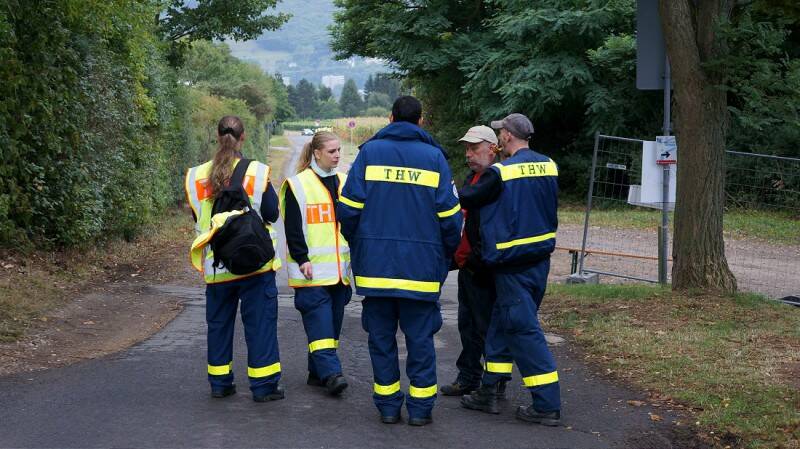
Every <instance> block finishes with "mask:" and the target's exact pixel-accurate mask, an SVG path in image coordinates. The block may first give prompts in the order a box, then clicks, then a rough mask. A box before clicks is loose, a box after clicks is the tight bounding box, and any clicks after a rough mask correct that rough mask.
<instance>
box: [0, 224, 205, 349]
mask: <svg viewBox="0 0 800 449" xmlns="http://www.w3.org/2000/svg"><path fill="white" fill-rule="evenodd" d="M192 235H193V231H192V223H191V217H190V215H189V213H188V212H187V211H184V210H171V211H168V212H166V213H165V215H164V218H163V221H162V222H161V223H159V224H157V225H155V224H154V225H151V226H149V227H148V228H147V229H145V230H144V231H143V232H141V233H140V234H139V237H138V238H136V239H135V240H134V241H133V242H125V241H123V240H115V241H112V242H107V243H105V244H102V245H97V246H92V247H88V248H85V249H82V250H77V249H73V250H68V251H61V252H44V251H40V252H33V253H29V254H24V255H23V254H19V253H11V252H0V342H11V341H16V340H18V339H20V338H22V337H23V336H24V335H25V331H26V330H27V329H28V328H29V327H30V326H31V324H32V323H34V322H35V321H37V320H38V321H47V316H46V315H47V313H48V312H49V311H51V310H53V309H55V308H57V307H59V306H62V305H65V304H67V303H69V302H70V301H71V300H72V299H74V298H75V297H76V296H78V295H79V291H80V289H82V288H83V287H86V286H87V285H90V284H92V283H103V282H106V280H107V279H108V278H109V277H112V278H113V277H114V276H115V274H119V273H124V275H125V276H131V275H134V276H136V275H138V273H139V272H140V271H141V270H143V267H144V266H145V265H147V264H148V262H149V261H151V260H155V259H159V260H161V259H163V258H162V257H161V256H162V255H164V254H165V253H166V252H169V253H170V254H168V256H172V254H173V253H174V252H175V251H176V248H175V247H176V246H181V247H188V243H189V242H191V239H192ZM180 262H182V263H184V264H185V263H188V260H187V259H186V258H185V257H183V258H182V259H181V261H180ZM176 263H177V262H176ZM167 265H168V266H165V267H159V270H160V271H162V272H163V271H169V270H179V269H182V268H183V267H179V266H177V265H176V266H173V265H174V263H168V264H167Z"/></svg>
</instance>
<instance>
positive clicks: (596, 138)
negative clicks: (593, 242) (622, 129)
mask: <svg viewBox="0 0 800 449" xmlns="http://www.w3.org/2000/svg"><path fill="white" fill-rule="evenodd" d="M599 145H600V133H599V132H596V133H594V154H593V155H592V171H591V172H590V173H589V194H588V197H587V199H586V216H585V217H584V219H583V241H582V242H581V257H580V259H579V260H578V274H579V275H582V274H583V259H585V258H586V238H587V237H588V234H589V212H591V211H592V195H594V171H595V169H596V168H597V148H598V146H599Z"/></svg>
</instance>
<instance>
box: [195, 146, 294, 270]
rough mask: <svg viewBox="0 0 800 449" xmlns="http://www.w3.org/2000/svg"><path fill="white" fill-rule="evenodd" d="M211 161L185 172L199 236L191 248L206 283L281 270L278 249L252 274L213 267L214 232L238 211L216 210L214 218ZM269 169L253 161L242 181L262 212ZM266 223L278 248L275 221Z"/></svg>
mask: <svg viewBox="0 0 800 449" xmlns="http://www.w3.org/2000/svg"><path fill="white" fill-rule="evenodd" d="M237 162H239V160H238V159H236V160H235V161H234V166H235V164H236V163H237ZM212 163H213V161H208V162H206V163H205V164H202V165H198V166H196V167H192V168H190V169H189V171H188V172H187V173H186V181H185V185H184V187H185V189H186V198H187V200H188V201H189V205H190V206H191V207H192V211H193V212H194V216H195V218H196V219H197V221H196V223H195V234H196V238H195V240H194V242H193V243H192V249H191V251H190V257H191V260H192V266H194V268H195V269H197V270H198V271H201V272H202V273H203V278H204V279H205V281H206V283H207V284H218V283H220V282H229V281H235V280H237V279H242V278H246V277H249V276H254V275H256V274H261V273H266V272H267V271H274V270H278V269H279V268H280V267H281V259H280V258H279V257H278V253H277V251H276V252H275V257H274V258H273V259H272V260H270V261H269V262H267V263H266V264H264V266H263V267H261V268H260V269H258V270H257V271H255V272H253V273H250V274H245V275H236V274H233V273H230V272H228V270H226V269H225V268H224V267H214V253H213V252H212V251H211V245H209V242H210V241H211V238H212V237H213V236H214V234H215V233H216V232H217V231H218V230H219V229H220V228H221V227H222V225H223V224H225V221H226V220H227V219H228V218H230V217H231V216H233V215H235V214H236V212H227V213H224V214H217V215H216V216H215V218H214V220H212V217H211V209H212V208H213V206H214V197H213V196H212V194H211V193H212V192H211V179H210V178H211V166H212ZM269 173H270V168H269V166H268V165H265V164H262V163H261V162H257V161H253V162H251V163H250V165H249V166H248V167H247V171H246V172H245V176H244V181H243V183H242V186H243V187H244V190H245V192H247V196H248V198H249V199H250V205H251V206H252V207H253V209H254V210H255V211H256V212H258V213H259V214H261V196H262V194H263V193H264V192H266V191H267V188H268V187H269ZM264 224H265V226H266V228H267V231H269V235H270V237H271V238H272V246H273V247H274V248H277V247H278V240H277V233H276V232H275V230H274V229H273V228H272V225H270V224H269V223H267V222H264Z"/></svg>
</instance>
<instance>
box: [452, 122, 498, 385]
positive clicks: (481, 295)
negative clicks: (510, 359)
mask: <svg viewBox="0 0 800 449" xmlns="http://www.w3.org/2000/svg"><path fill="white" fill-rule="evenodd" d="M459 142H464V146H465V147H466V154H465V156H466V158H467V165H469V168H470V172H469V173H468V174H467V177H466V179H465V180H464V185H465V186H468V185H473V184H475V183H476V182H478V179H480V177H481V175H482V174H483V173H484V171H485V170H486V169H487V168H489V167H490V166H491V165H492V163H494V160H495V154H496V151H498V148H497V135H496V134H495V133H494V131H493V130H492V129H491V128H489V127H488V126H473V127H472V128H470V129H469V130H468V131H467V133H466V134H465V135H464V137H462V138H461V139H459ZM462 206H463V204H462ZM462 212H463V214H464V231H463V234H462V236H461V243H459V245H458V249H457V250H456V253H455V256H454V259H455V265H456V266H457V267H458V333H459V335H460V337H461V354H459V356H458V360H456V367H457V368H458V377H456V380H455V381H454V382H453V383H452V384H449V385H445V386H443V387H442V388H440V389H439V391H441V393H442V394H443V395H445V396H462V395H465V394H469V393H470V392H472V391H473V390H476V389H477V388H478V387H479V386H480V383H481V375H482V374H483V365H482V364H481V357H482V356H483V355H484V345H485V339H486V331H487V330H488V329H489V320H490V318H491V316H492V306H494V301H495V290H494V279H493V277H492V272H491V269H490V268H489V266H488V265H486V263H485V262H484V261H483V260H482V259H481V246H480V245H481V241H480V230H479V227H480V209H472V210H462ZM498 388H499V389H502V390H503V391H502V392H501V393H505V380H502V381H501V384H500V386H499V387H498Z"/></svg>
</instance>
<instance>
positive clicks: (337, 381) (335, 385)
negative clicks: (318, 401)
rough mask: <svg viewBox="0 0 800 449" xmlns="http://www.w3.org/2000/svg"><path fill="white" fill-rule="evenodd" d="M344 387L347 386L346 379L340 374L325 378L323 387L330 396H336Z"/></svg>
mask: <svg viewBox="0 0 800 449" xmlns="http://www.w3.org/2000/svg"><path fill="white" fill-rule="evenodd" d="M345 388H347V381H346V380H345V379H344V376H342V375H341V374H336V375H333V376H331V377H329V378H328V379H327V380H325V389H326V390H328V394H330V395H331V396H338V395H339V394H341V393H342V392H343V391H344V390H345Z"/></svg>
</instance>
